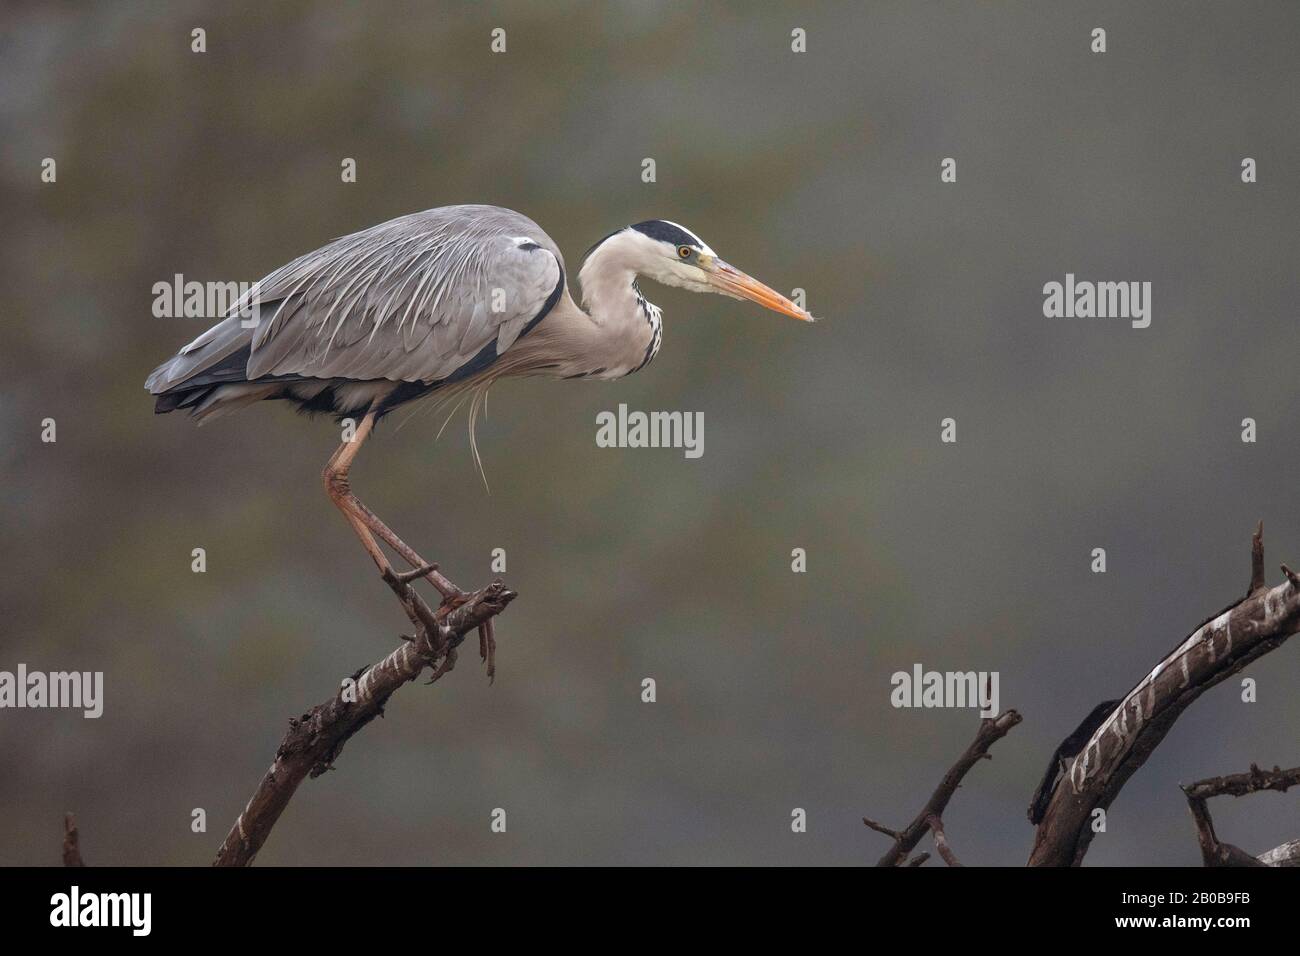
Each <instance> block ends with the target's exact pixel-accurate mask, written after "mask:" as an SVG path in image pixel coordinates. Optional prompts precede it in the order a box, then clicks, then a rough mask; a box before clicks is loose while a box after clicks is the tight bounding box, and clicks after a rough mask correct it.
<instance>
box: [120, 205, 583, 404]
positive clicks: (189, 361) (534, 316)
mask: <svg viewBox="0 0 1300 956" xmlns="http://www.w3.org/2000/svg"><path fill="white" fill-rule="evenodd" d="M563 276H564V270H563V257H562V255H561V253H560V250H559V248H558V247H557V246H556V245H555V243H554V242H553V241H552V240H551V238H550V237H549V236H547V235H546V233H545V232H543V231H542V230H541V228H540V227H539V226H538V225H537V224H536V223H535V222H533V221H532V220H531V219H529V218H528V217H526V216H523V215H521V214H519V213H517V212H514V211H512V210H509V209H502V208H499V207H496V206H469V205H467V206H445V207H441V208H438V209H431V210H428V211H426V212H420V213H415V214H412V215H409V216H402V217H400V218H398V219H393V220H391V221H389V222H386V223H382V224H380V225H377V226H373V227H371V228H369V229H365V230H363V231H361V232H358V233H354V234H352V235H349V236H344V237H342V238H340V239H336V240H334V241H333V242H331V243H329V244H328V245H326V246H324V247H323V248H321V249H318V250H316V251H315V252H310V253H308V254H307V255H304V256H301V257H299V258H297V259H295V260H293V261H292V262H290V263H289V264H287V265H285V266H283V267H282V268H280V269H277V270H276V271H275V272H272V273H271V274H270V275H268V276H267V277H266V278H264V279H262V280H261V281H260V282H259V283H258V284H257V285H256V287H255V288H254V291H253V293H252V294H251V300H252V301H251V310H250V309H249V308H248V306H249V304H250V303H249V302H246V301H241V302H240V303H236V305H235V306H234V307H233V308H232V309H231V312H230V315H229V316H228V317H227V318H225V319H224V320H223V321H222V322H220V323H218V324H217V325H216V326H214V327H213V328H211V329H209V330H208V331H207V332H205V333H204V334H203V335H201V336H199V337H198V338H197V339H195V340H194V341H193V342H191V343H190V344H189V345H187V346H185V347H184V348H182V349H181V351H180V353H179V354H177V355H176V356H175V357H174V358H172V359H171V360H170V361H168V362H166V363H164V364H163V365H161V366H160V367H159V368H157V369H156V370H155V371H154V373H153V374H152V375H150V376H149V379H148V380H147V382H146V383H145V386H146V388H148V389H149V391H150V392H151V393H153V394H154V395H157V396H159V400H158V410H159V411H170V410H171V409H173V408H190V409H191V410H192V412H193V414H195V415H196V416H198V417H200V418H202V417H205V416H208V415H211V414H213V413H215V412H218V411H222V410H226V409H228V408H230V407H235V406H238V405H242V404H245V403H247V402H249V401H256V400H259V399H262V398H271V397H283V398H289V399H293V400H297V401H299V402H300V403H302V404H304V405H306V406H307V407H313V406H312V402H313V400H315V399H317V398H318V397H319V396H321V395H322V393H324V392H326V391H327V390H328V391H329V392H330V398H331V400H332V401H331V403H330V406H331V407H329V409H328V410H331V411H336V412H339V413H345V412H348V411H351V410H354V409H356V410H363V409H364V408H366V407H368V406H369V405H370V403H371V402H372V401H377V400H382V398H384V397H386V396H387V395H390V394H392V393H393V392H394V391H395V389H396V386H398V385H399V384H400V383H409V384H411V385H420V386H427V387H428V388H425V389H419V388H415V389H407V390H406V391H407V392H408V393H410V394H412V395H413V396H415V395H418V394H421V393H423V391H427V390H428V389H429V388H432V387H436V386H437V384H438V383H442V382H448V381H449V380H454V378H455V376H456V373H457V372H459V371H461V370H463V369H465V368H467V367H469V366H471V365H472V364H473V363H474V361H475V359H476V358H478V359H480V360H482V359H491V360H494V359H495V358H496V357H497V356H499V355H501V354H502V353H504V352H505V351H506V350H507V349H509V348H510V347H511V346H512V345H513V344H514V343H515V341H516V340H517V339H518V337H519V336H520V334H521V333H522V332H523V331H524V330H525V329H526V328H527V327H528V325H529V324H530V323H532V322H535V321H537V320H538V319H540V318H541V317H542V316H543V315H544V314H545V311H546V310H547V306H548V303H549V304H550V306H552V307H553V306H554V304H555V302H556V301H557V299H558V293H559V291H560V290H562V288H563ZM497 310H499V311H497ZM241 311H244V312H246V313H249V314H247V315H246V317H242V318H241V316H240V314H239V313H240V312H241ZM485 350H488V351H487V354H485ZM487 364H490V362H489V363H487ZM475 371H479V369H475Z"/></svg>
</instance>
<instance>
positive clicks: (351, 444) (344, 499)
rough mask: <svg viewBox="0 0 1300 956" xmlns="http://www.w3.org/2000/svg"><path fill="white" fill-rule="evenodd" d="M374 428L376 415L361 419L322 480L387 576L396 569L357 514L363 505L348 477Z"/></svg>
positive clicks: (331, 497) (328, 465)
mask: <svg viewBox="0 0 1300 956" xmlns="http://www.w3.org/2000/svg"><path fill="white" fill-rule="evenodd" d="M374 426H375V413H374V412H367V413H366V417H365V418H363V419H362V420H361V424H360V425H359V426H358V427H357V431H356V434H355V435H354V436H353V438H352V441H345V442H344V443H343V444H341V445H339V447H338V449H337V450H336V451H335V452H334V454H333V455H331V456H330V460H329V461H328V462H326V464H325V471H324V472H323V473H322V475H321V477H322V478H323V479H324V481H325V491H326V493H327V494H328V495H329V496H330V500H331V501H333V502H334V504H335V506H336V507H337V508H338V509H339V511H341V512H343V517H344V518H345V519H346V520H347V522H348V525H349V526H350V527H351V528H352V530H353V531H354V532H356V535H357V537H358V538H360V539H361V546H362V547H364V548H365V549H366V553H367V554H369V555H370V558H371V560H373V561H374V562H375V565H376V566H377V567H378V568H379V571H380V573H383V572H385V571H392V566H391V565H389V563H388V559H387V558H386V557H384V552H383V551H381V550H380V549H379V545H378V543H376V541H375V539H374V536H373V535H372V534H371V533H370V529H369V528H368V527H367V525H366V522H365V521H364V520H363V519H362V517H361V515H360V514H359V513H358V512H357V510H356V508H355V505H359V504H361V502H360V501H358V500H357V498H356V496H355V495H354V494H352V484H351V481H350V479H349V478H348V471H349V469H351V467H352V460H353V459H354V458H356V457H357V452H358V451H360V450H361V443H362V442H364V441H365V440H366V438H368V437H369V435H370V431H371V429H372V428H374Z"/></svg>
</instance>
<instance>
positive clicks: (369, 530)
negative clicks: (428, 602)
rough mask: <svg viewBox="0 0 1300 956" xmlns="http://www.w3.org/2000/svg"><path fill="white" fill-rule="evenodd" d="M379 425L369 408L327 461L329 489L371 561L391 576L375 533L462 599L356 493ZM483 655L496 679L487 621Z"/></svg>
mask: <svg viewBox="0 0 1300 956" xmlns="http://www.w3.org/2000/svg"><path fill="white" fill-rule="evenodd" d="M374 426H375V413H374V412H373V411H369V412H367V413H366V416H365V418H363V419H362V420H361V424H360V425H359V426H357V430H356V433H355V434H354V435H353V436H352V441H350V442H348V441H345V442H343V443H342V444H341V445H339V447H338V448H337V449H336V450H335V452H334V454H333V455H331V456H330V460H329V461H328V462H327V463H326V464H325V471H324V472H323V474H322V476H321V477H322V478H323V479H324V481H325V490H326V492H327V493H328V494H329V496H330V500H331V501H333V502H334V504H335V506H337V507H338V509H339V511H341V512H343V517H344V518H345V519H347V522H348V524H349V525H350V526H351V528H352V530H353V531H354V532H356V535H357V537H358V538H360V539H361V544H362V546H363V547H364V548H365V549H366V553H368V554H369V555H370V558H371V560H373V561H374V562H375V565H376V567H378V568H379V572H380V574H384V575H388V574H391V573H393V569H392V566H391V565H390V564H389V563H388V559H387V558H385V557H384V552H383V551H382V550H381V549H380V547H379V545H378V543H376V541H375V537H374V536H375V535H378V536H379V538H380V539H381V540H382V541H383V542H384V543H385V544H387V545H388V546H389V547H390V548H392V549H393V550H394V551H396V552H397V553H398V554H400V555H401V556H402V558H404V559H405V560H406V562H407V563H408V564H410V565H411V567H413V568H417V569H425V573H424V574H423V575H422V576H423V577H424V578H426V579H427V580H428V581H429V583H430V584H432V585H433V586H434V587H435V588H437V589H438V593H439V594H441V595H442V597H443V598H444V599H446V598H461V597H463V596H464V593H463V592H462V591H461V590H460V588H458V587H456V585H454V584H452V583H451V581H449V580H447V578H445V577H443V576H442V575H441V574H439V573H438V569H437V565H435V564H432V563H431V562H429V561H426V560H424V558H422V557H420V555H419V554H417V553H416V551H415V549H414V548H412V547H411V546H410V545H408V544H407V543H406V542H405V541H403V540H402V539H401V538H399V537H398V536H397V535H396V533H394V531H393V530H392V529H391V528H390V527H388V525H386V524H384V522H383V521H382V520H381V519H380V517H379V516H378V515H377V514H375V513H374V512H373V511H371V510H370V509H369V508H368V507H367V506H366V504H365V503H364V502H363V501H362V500H361V499H360V498H358V497H357V496H356V495H354V494H353V493H352V482H351V479H350V478H349V476H348V472H349V471H350V470H351V468H352V462H353V460H355V459H356V457H357V452H358V451H360V450H361V444H362V442H364V441H365V440H366V439H367V438H369V437H370V433H371V431H372V430H373V429H374ZM479 656H480V657H482V659H483V662H484V663H485V664H486V665H487V673H488V679H489V680H490V679H492V678H493V677H494V676H495V674H496V638H495V635H494V634H493V628H492V622H491V621H490V620H489V621H485V622H484V623H483V625H482V626H481V627H479Z"/></svg>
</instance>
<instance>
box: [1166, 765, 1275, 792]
mask: <svg viewBox="0 0 1300 956" xmlns="http://www.w3.org/2000/svg"><path fill="white" fill-rule="evenodd" d="M1298 785H1300V767H1292V768H1291V769H1290V770H1283V769H1281V768H1280V767H1276V766H1275V767H1274V768H1273V769H1272V770H1260V769H1259V767H1257V766H1255V765H1254V764H1251V765H1250V770H1249V771H1248V772H1247V773H1234V774H1229V775H1228V776H1226V777H1209V778H1207V779H1205V780H1198V781H1196V783H1188V784H1184V785H1183V786H1182V791H1183V793H1185V794H1187V796H1188V797H1198V798H1200V799H1202V800H1204V799H1206V798H1208V797H1244V796H1246V794H1248V793H1259V792H1260V791H1261V790H1276V791H1277V792H1278V793H1286V791H1287V789H1288V788H1290V787H1294V786H1298Z"/></svg>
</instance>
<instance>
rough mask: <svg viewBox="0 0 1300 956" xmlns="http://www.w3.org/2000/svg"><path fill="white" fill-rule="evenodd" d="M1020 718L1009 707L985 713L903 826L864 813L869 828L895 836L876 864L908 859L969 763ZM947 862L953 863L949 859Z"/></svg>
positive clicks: (985, 752)
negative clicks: (877, 820) (892, 825)
mask: <svg viewBox="0 0 1300 956" xmlns="http://www.w3.org/2000/svg"><path fill="white" fill-rule="evenodd" d="M1021 720H1022V718H1021V716H1020V715H1019V714H1018V713H1016V712H1015V711H1014V710H1008V711H1006V712H1004V713H1002V714H999V715H998V716H997V717H988V718H985V719H983V720H981V721H980V726H979V730H978V731H977V732H976V734H975V740H974V741H973V742H972V743H971V745H970V746H969V747H967V748H966V752H965V753H963V754H962V755H961V757H960V758H958V760H957V762H956V763H955V764H953V766H952V769H951V770H949V771H948V772H947V773H946V774H944V777H943V779H942V780H941V781H939V786H938V788H937V789H936V790H935V791H934V793H933V794H932V795H931V796H930V799H929V800H928V801H927V802H926V804H925V806H924V807H922V808H921V812H920V813H919V814H917V816H916V819H914V820H913V821H912V822H911V823H909V824H908V825H907V828H906V829H904V830H902V831H893V830H890V829H889V828H887V827H883V826H881V825H880V824H878V823H874V822H872V821H870V820H868V819H867V818H866V817H863V819H862V822H863V823H865V824H866V825H867V826H869V827H871V829H873V830H876V831H878V832H880V833H883V834H885V835H886V836H890V837H893V839H894V845H893V846H891V847H890V848H889V850H888V852H886V853H885V855H884V856H882V857H881V858H880V861H879V862H878V863H877V864H876V866H899V865H900V864H902V863H903V862H904V861H905V860H906V859H907V856H908V854H909V853H911V852H912V850H914V849H915V848H916V845H917V843H919V842H920V841H921V838H922V837H923V836H925V834H926V831H928V830H930V829H931V826H930V820H931V818H934V819H936V820H937V819H940V818H942V816H943V811H944V810H945V809H947V807H948V801H949V800H951V799H952V795H953V794H954V793H956V792H957V788H958V787H959V786H960V785H961V782H962V779H963V778H964V777H965V776H966V774H967V773H969V772H970V769H971V767H973V766H975V764H977V763H979V762H980V761H981V760H984V759H987V758H988V757H989V753H988V750H989V748H990V747H991V746H993V744H994V743H996V742H997V741H999V740H1001V739H1002V738H1003V737H1005V736H1006V735H1007V733H1008V732H1009V731H1010V730H1011V728H1012V727H1014V726H1015V725H1016V724H1018V723H1020V721H1021ZM942 829H943V828H942V825H940V830H942ZM939 842H940V841H939V838H938V835H936V839H935V845H936V847H937V848H938V849H939V853H940V854H943V852H944V848H943V847H939V846H938V845H939ZM945 859H946V857H945ZM949 865H950V866H952V865H954V864H953V863H952V862H951V861H950V862H949Z"/></svg>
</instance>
